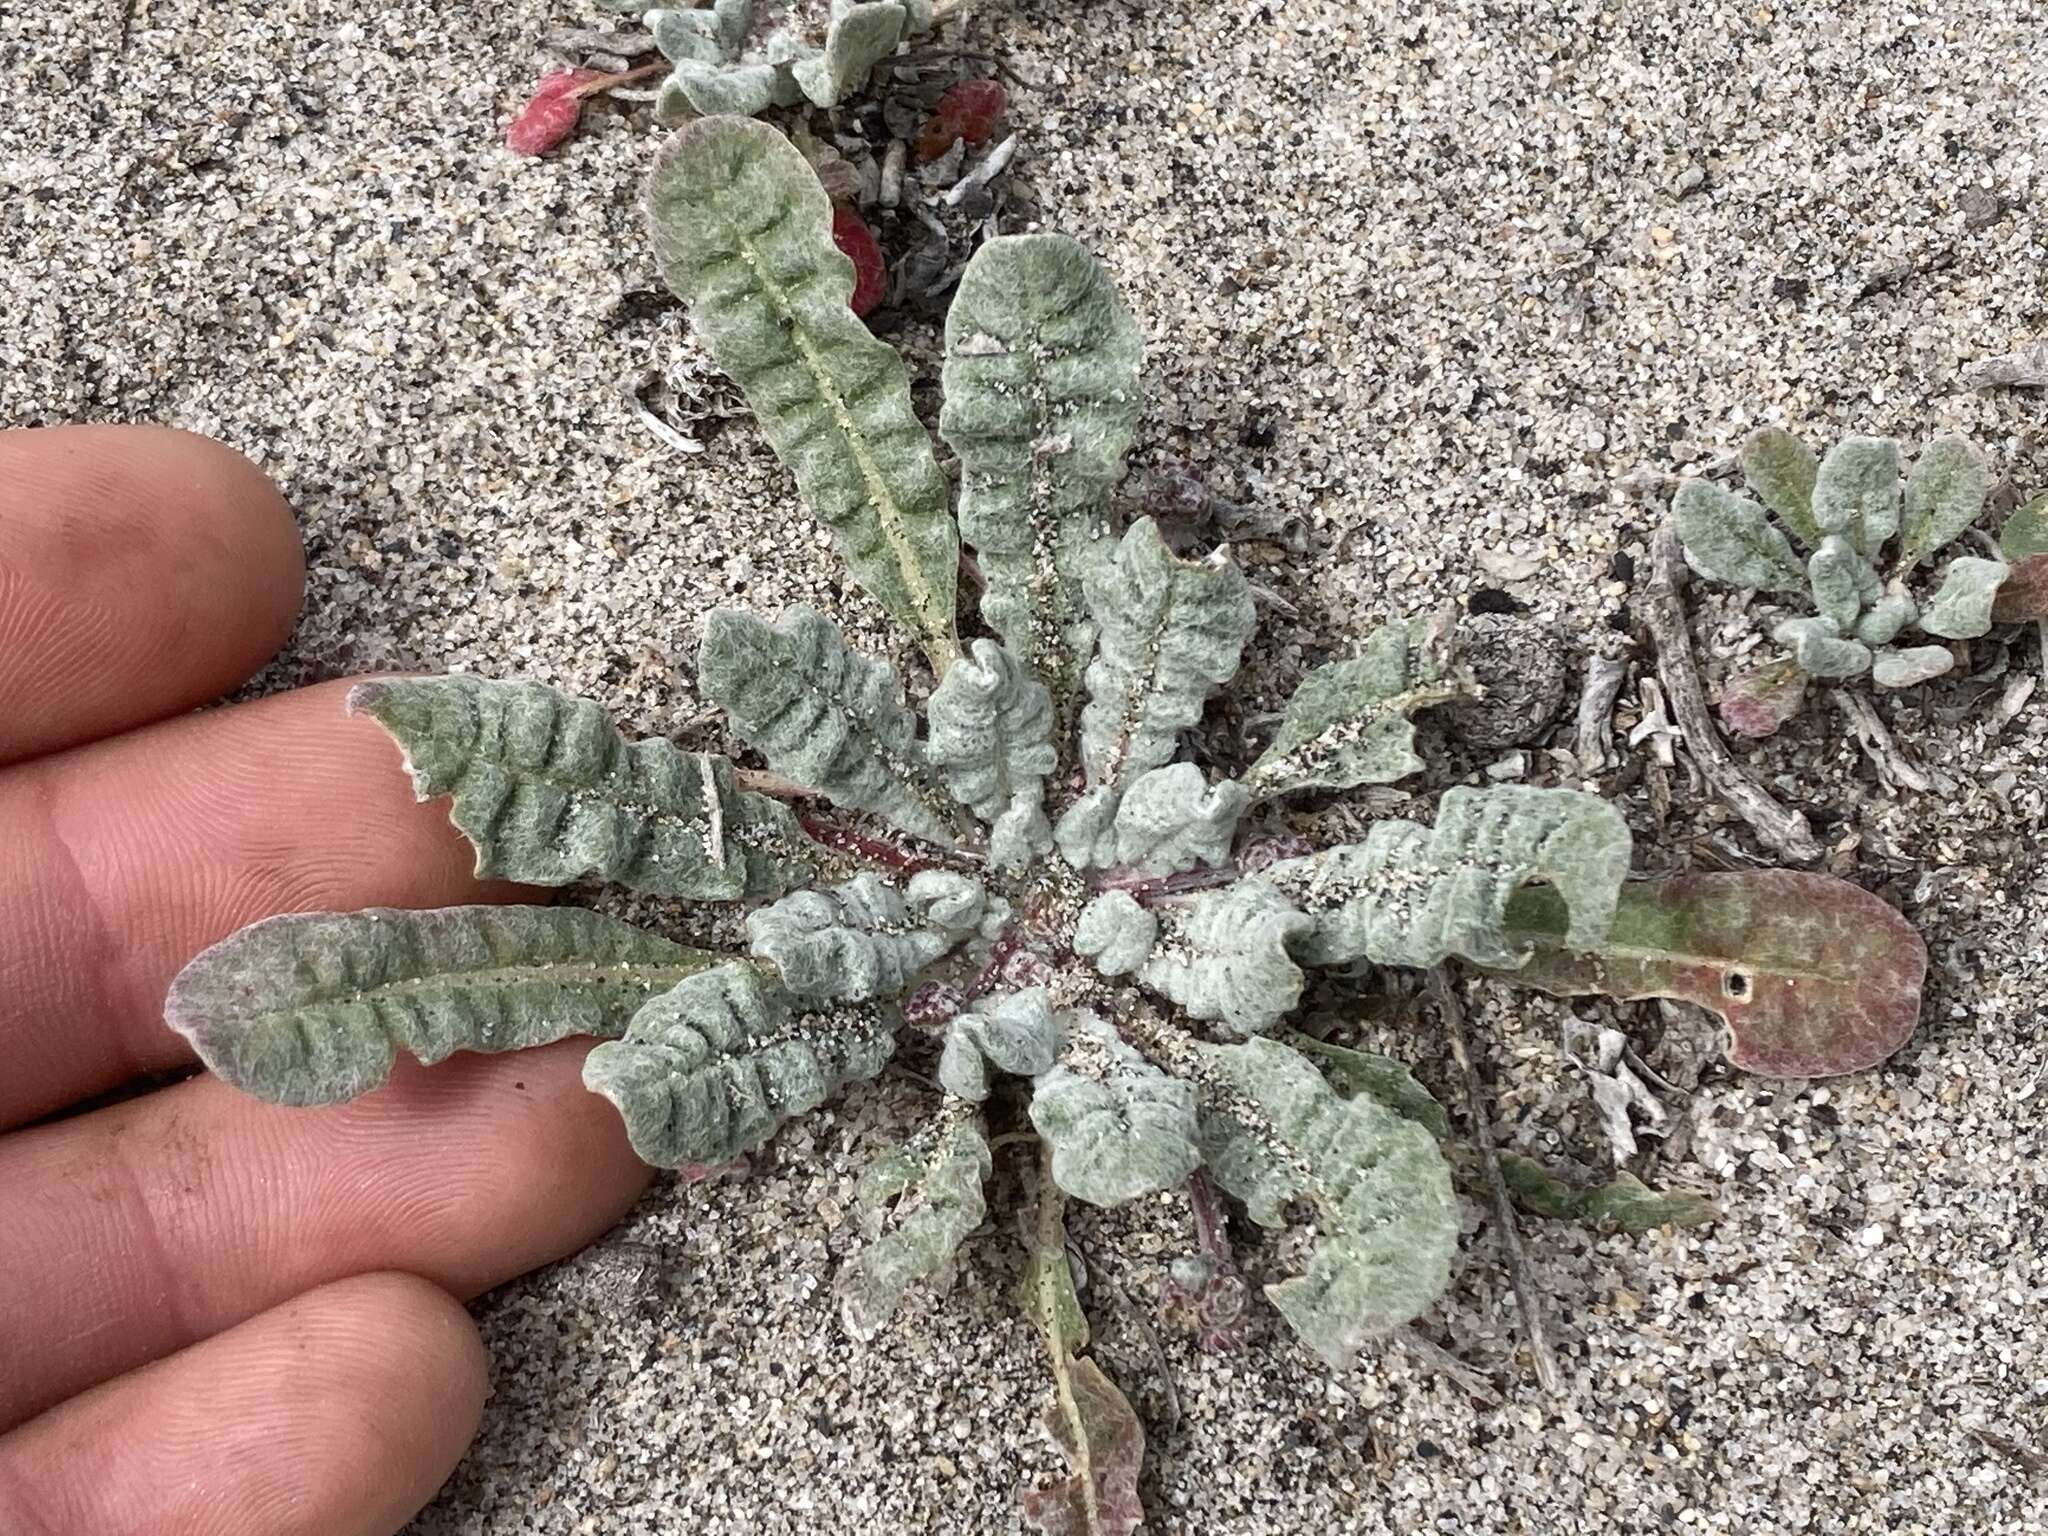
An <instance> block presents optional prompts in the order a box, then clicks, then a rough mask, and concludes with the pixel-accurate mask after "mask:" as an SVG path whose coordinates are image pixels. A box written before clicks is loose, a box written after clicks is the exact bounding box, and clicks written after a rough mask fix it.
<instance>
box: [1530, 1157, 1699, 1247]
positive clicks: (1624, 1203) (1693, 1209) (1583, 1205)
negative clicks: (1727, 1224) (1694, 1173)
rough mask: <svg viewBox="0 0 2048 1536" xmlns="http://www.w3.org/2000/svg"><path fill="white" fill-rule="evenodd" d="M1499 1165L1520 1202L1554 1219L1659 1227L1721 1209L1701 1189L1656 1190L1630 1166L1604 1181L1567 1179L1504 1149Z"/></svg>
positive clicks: (1635, 1228) (1633, 1228) (1634, 1228)
mask: <svg viewBox="0 0 2048 1536" xmlns="http://www.w3.org/2000/svg"><path fill="white" fill-rule="evenodd" d="M1500 1171H1501V1176H1502V1177H1503V1178H1504V1179H1505V1180H1506V1181H1507V1186H1508V1193H1509V1194H1510V1195H1512V1196H1513V1197H1514V1201H1515V1204H1516V1205H1518V1206H1520V1207H1521V1208H1522V1209H1523V1210H1525V1211H1527V1212H1528V1213H1529V1214H1530V1215H1532V1216H1542V1217H1544V1218H1546V1219H1548V1220H1550V1221H1578V1222H1584V1223H1586V1224H1587V1225H1588V1226H1596V1227H1605V1226H1611V1227H1614V1228H1616V1229H1618V1230H1620V1231H1623V1232H1654V1231H1655V1230H1656V1229H1657V1228H1659V1227H1703V1226H1705V1225H1706V1224H1707V1223H1708V1222H1710V1221H1712V1220H1714V1219H1715V1218H1716V1217H1717V1216H1719V1215H1720V1214H1721V1213H1720V1212H1719V1211H1718V1210H1716V1209H1715V1208H1714V1202H1713V1201H1711V1200H1708V1199H1706V1198H1704V1197H1702V1196H1700V1195H1686V1194H1668V1193H1665V1192H1663V1191H1660V1190H1655V1189H1652V1188H1650V1186H1649V1185H1647V1184H1645V1183H1644V1182H1643V1181H1642V1180H1641V1179H1639V1178H1637V1177H1636V1176H1635V1175H1634V1174H1632V1173H1629V1172H1626V1171H1623V1172H1621V1173H1617V1174H1616V1175H1615V1176H1614V1177H1613V1178H1612V1179H1610V1180H1608V1182H1607V1183H1605V1184H1595V1185H1591V1186H1580V1185H1575V1184H1567V1183H1566V1182H1565V1181H1564V1180H1563V1179H1560V1178H1558V1177H1557V1176H1556V1175H1555V1174H1553V1173H1552V1172H1551V1171H1550V1170H1549V1169H1548V1168H1545V1167H1544V1166H1543V1165H1542V1164H1541V1163H1539V1162H1537V1161H1536V1160H1535V1159H1534V1158H1531V1157H1523V1156H1521V1155H1519V1154H1518V1153H1514V1152H1503V1153H1501V1155H1500Z"/></svg>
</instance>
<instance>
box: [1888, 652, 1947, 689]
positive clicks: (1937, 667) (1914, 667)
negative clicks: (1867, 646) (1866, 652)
mask: <svg viewBox="0 0 2048 1536" xmlns="http://www.w3.org/2000/svg"><path fill="white" fill-rule="evenodd" d="M1955 664H1956V657H1955V652H1953V651H1951V650H1950V649H1949V648H1948V647H1947V646H1945V645H1909V646H1905V647H1903V648H1901V649H1899V650H1892V649H1891V648H1890V647H1886V648H1885V649H1884V650H1881V651H1878V652H1876V653H1875V654H1873V655H1872V657H1871V658H1870V680H1871V681H1872V682H1873V683H1875V684H1877V686H1878V687H1880V688H1911V687H1913V686H1914V685H1915V684H1918V683H1924V682H1928V681H1931V680H1932V679H1934V678H1937V677H1944V676H1946V675H1947V674H1948V673H1949V672H1950V671H1952V670H1954V668H1955Z"/></svg>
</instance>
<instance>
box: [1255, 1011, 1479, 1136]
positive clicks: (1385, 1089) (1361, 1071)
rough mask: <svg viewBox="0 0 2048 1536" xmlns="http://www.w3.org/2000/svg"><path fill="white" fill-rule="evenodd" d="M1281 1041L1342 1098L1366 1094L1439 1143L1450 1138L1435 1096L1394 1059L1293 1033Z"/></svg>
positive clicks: (1448, 1124) (1446, 1119)
mask: <svg viewBox="0 0 2048 1536" xmlns="http://www.w3.org/2000/svg"><path fill="white" fill-rule="evenodd" d="M1281 1038H1282V1042H1283V1043H1284V1044H1287V1045H1290V1046H1292V1047H1293V1048H1294V1049H1295V1050H1297V1051H1300V1052H1301V1053H1302V1054H1304V1055H1306V1056H1310V1057H1313V1058H1314V1059H1315V1061H1316V1062H1317V1063H1318V1064H1319V1065H1320V1066H1321V1067H1322V1069H1323V1075H1324V1076H1325V1077H1327V1078H1328V1079H1329V1080H1330V1085H1331V1086H1332V1087H1334V1088H1335V1089H1336V1090H1337V1092H1339V1093H1340V1094H1342V1095H1343V1096H1344V1097H1345V1098H1347V1099H1349V1098H1355V1097H1357V1096H1358V1095H1359V1094H1361V1093H1363V1094H1368V1095H1370V1096H1371V1097H1372V1098H1375V1099H1377V1100H1379V1102H1380V1103H1382V1104H1384V1105H1386V1106H1387V1108H1389V1109H1391V1110H1392V1111H1393V1112H1394V1113H1395V1114H1397V1115H1399V1116H1400V1117H1401V1118H1402V1119H1403V1120H1413V1121H1414V1122H1415V1123H1416V1124H1417V1125H1420V1126H1422V1127H1423V1128H1424V1129H1426V1130H1427V1131H1428V1132H1429V1133H1430V1135H1432V1136H1434V1137H1435V1138H1436V1139H1437V1140H1438V1141H1445V1140H1448V1139H1449V1138H1450V1134H1451V1117H1450V1116H1449V1115H1447V1114H1446V1113H1444V1107H1443V1105H1441V1104H1439V1103H1437V1101H1436V1095H1435V1094H1433V1093H1431V1092H1430V1091H1429V1090H1428V1089H1427V1088H1425V1087H1423V1086H1422V1084H1421V1083H1419V1082H1417V1081H1416V1080H1415V1074H1414V1073H1413V1072H1410V1071H1409V1070H1408V1068H1407V1067H1406V1066H1405V1065H1403V1064H1402V1063H1401V1062H1398V1061H1396V1060H1394V1058H1393V1057H1391V1056H1382V1055H1380V1054H1379V1052H1377V1051H1361V1050H1357V1049H1354V1048H1353V1047H1351V1046H1348V1045H1333V1044H1332V1043H1331V1042H1329V1041H1328V1040H1318V1039H1316V1038H1315V1037H1313V1036H1312V1035H1304V1034H1301V1033H1299V1032H1297V1031H1293V1030H1290V1031H1289V1032H1288V1033H1287V1034H1286V1035H1284V1036H1282V1037H1281Z"/></svg>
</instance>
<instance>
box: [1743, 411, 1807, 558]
mask: <svg viewBox="0 0 2048 1536" xmlns="http://www.w3.org/2000/svg"><path fill="white" fill-rule="evenodd" d="M1819 469H1820V464H1819V461H1817V460H1816V459H1815V458H1814V456H1813V450H1812V449H1811V448H1809V447H1807V446H1806V444H1804V443H1802V442H1801V441H1799V439H1798V438H1796V437H1794V436H1793V435H1792V434H1791V433H1790V432H1787V431H1785V430H1784V429H1783V428H1782V427H1759V428H1758V429H1757V430H1756V431H1754V432H1752V433H1750V435H1749V438H1748V440H1747V441H1746V442H1744V443H1743V445H1742V478H1743V479H1745V480H1747V481H1748V482H1749V488H1750V489H1751V490H1752V491H1754V492H1756V494H1757V496H1758V497H1759V498H1761V499H1762V501H1763V504H1764V505H1765V506H1767V507H1769V508H1770V509H1771V510H1772V511H1773V512H1775V513H1776V514H1777V515H1778V521H1780V522H1781V523H1783V524H1784V525H1785V526H1786V527H1787V528H1789V529H1791V530H1792V536H1793V537H1794V538H1796V539H1798V540H1799V542H1800V543H1802V544H1804V545H1805V546H1806V547H1807V548H1808V549H1814V548H1817V547H1818V546H1819V544H1820V540H1821V533H1820V525H1819V524H1817V523H1815V522H1814V520H1813V482H1814V478H1815V476H1816V475H1817V473H1818V472H1819Z"/></svg>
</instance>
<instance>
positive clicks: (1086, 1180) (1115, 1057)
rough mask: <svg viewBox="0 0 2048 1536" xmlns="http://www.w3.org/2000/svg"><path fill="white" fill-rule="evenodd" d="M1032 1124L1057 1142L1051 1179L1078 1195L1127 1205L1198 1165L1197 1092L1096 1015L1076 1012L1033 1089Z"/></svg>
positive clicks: (1048, 1139)
mask: <svg viewBox="0 0 2048 1536" xmlns="http://www.w3.org/2000/svg"><path fill="white" fill-rule="evenodd" d="M1031 1124H1032V1126H1033V1128H1034V1129H1036V1130H1037V1132H1038V1134H1039V1135H1041V1136H1043V1137H1044V1138H1045V1140H1046V1144H1047V1145H1048V1146H1050V1147H1051V1148H1052V1177H1053V1182H1054V1183H1055V1184H1057V1185H1059V1187H1060V1188H1061V1189H1063V1190H1065V1191H1066V1192H1067V1193H1068V1194H1070V1195H1072V1196H1073V1197H1074V1198H1075V1199H1076V1200H1086V1201H1087V1202H1088V1203H1089V1204H1091V1205H1121V1204H1123V1202H1125V1201H1126V1200H1135V1199H1137V1198H1138V1197H1139V1196H1140V1195H1148V1194H1152V1193H1154V1192H1155V1191H1157V1190H1162V1189H1172V1188H1173V1187H1174V1186H1176V1185H1177V1184H1179V1183H1180V1182H1181V1181H1182V1180H1184V1179H1186V1178H1187V1176H1188V1175H1189V1174H1191V1173H1193V1172H1194V1171H1195V1168H1196V1165H1197V1164H1198V1163H1200V1161H1201V1153H1200V1152H1199V1151H1198V1150H1197V1148H1196V1145H1195V1091H1194V1089H1193V1088H1191V1087H1190V1086H1189V1085H1188V1084H1186V1083H1184V1082H1182V1081H1180V1080H1179V1079H1178V1078H1174V1077H1169V1076H1167V1074H1166V1073H1164V1072H1162V1071H1160V1070H1159V1068H1157V1067H1155V1066H1154V1065H1153V1064H1152V1063H1151V1062H1149V1061H1147V1060H1146V1059H1145V1058H1144V1056H1142V1055H1141V1054H1139V1053H1138V1052H1137V1051H1135V1050H1133V1049H1131V1047H1129V1046H1128V1045H1126V1044H1124V1043H1123V1041H1122V1040H1121V1039H1120V1038H1118V1036H1117V1033H1116V1031H1115V1030H1114V1029H1112V1028H1110V1027H1109V1025H1107V1024H1105V1023H1103V1022H1102V1020H1100V1019H1099V1018H1096V1017H1095V1016H1094V1015H1093V1014H1088V1013H1078V1014H1075V1015H1074V1016H1073V1022H1072V1028H1071V1030H1070V1032H1069V1035H1068V1039H1067V1048H1066V1050H1065V1051H1064V1052H1063V1053H1062V1055H1061V1057H1060V1061H1059V1063H1058V1065H1056V1066H1054V1067H1053V1068H1052V1070H1051V1071H1049V1072H1047V1073H1046V1074H1045V1075H1044V1076H1042V1077H1040V1078H1039V1079H1038V1080H1037V1082H1036V1083H1035V1084H1034V1085H1033V1088H1032V1092H1031Z"/></svg>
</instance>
